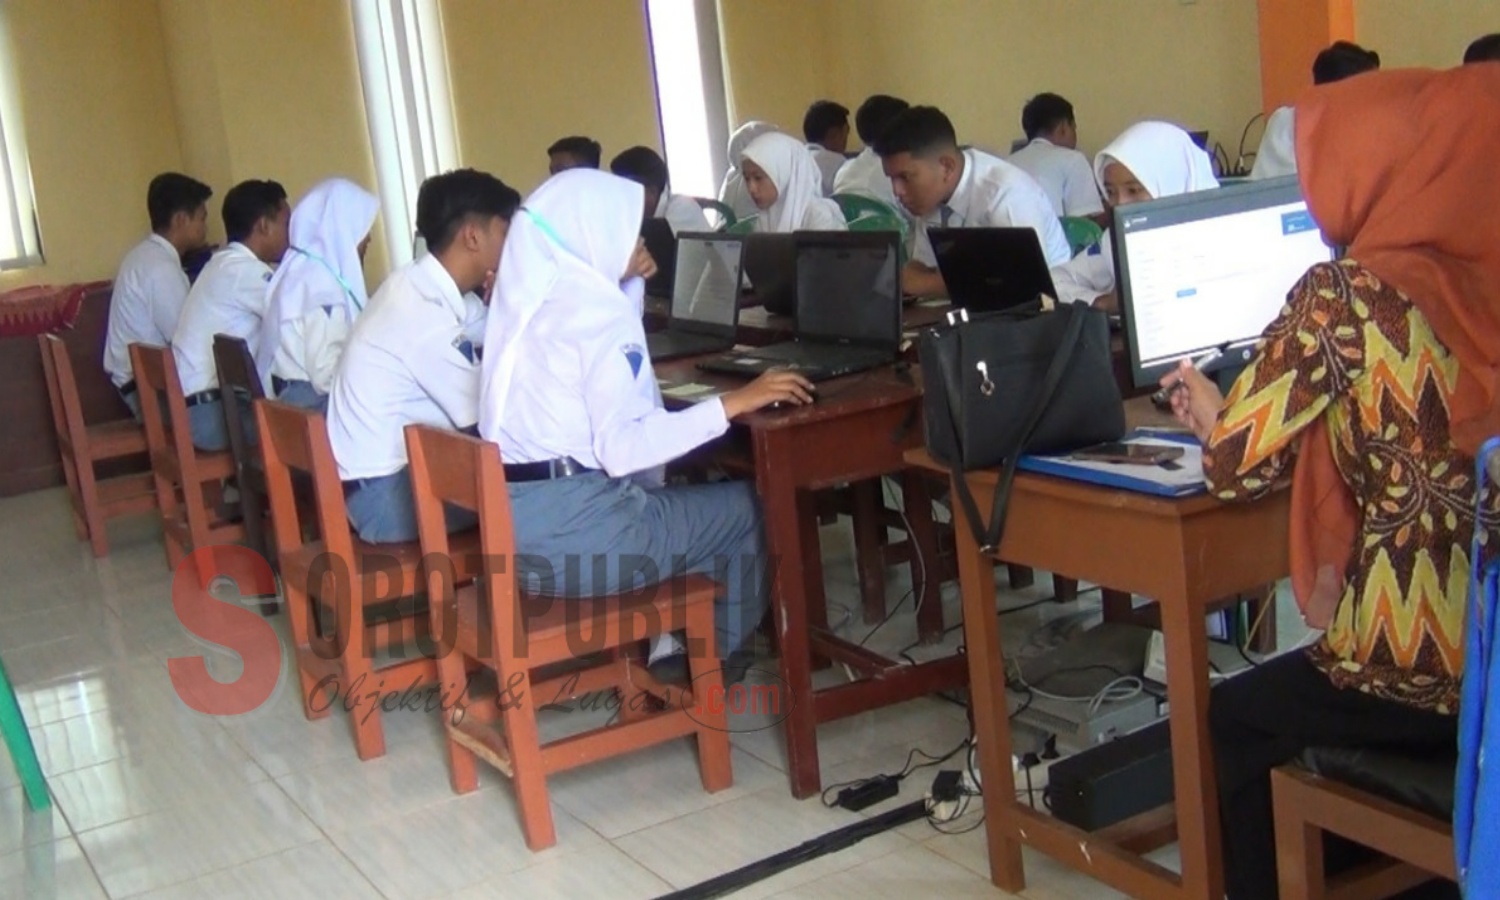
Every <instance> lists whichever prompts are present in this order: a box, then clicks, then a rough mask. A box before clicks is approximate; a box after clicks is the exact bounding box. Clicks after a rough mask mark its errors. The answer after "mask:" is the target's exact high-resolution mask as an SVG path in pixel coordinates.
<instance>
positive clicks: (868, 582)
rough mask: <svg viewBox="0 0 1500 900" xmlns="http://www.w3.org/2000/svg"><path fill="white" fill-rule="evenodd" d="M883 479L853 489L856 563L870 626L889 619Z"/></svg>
mask: <svg viewBox="0 0 1500 900" xmlns="http://www.w3.org/2000/svg"><path fill="white" fill-rule="evenodd" d="M880 487H881V485H880V479H878V478H870V479H866V480H864V481H859V482H855V483H854V484H851V485H850V486H849V494H850V497H851V499H852V500H853V507H854V515H853V519H854V561H855V567H856V568H857V569H858V571H859V594H860V601H861V606H862V608H863V610H864V621H865V624H866V625H874V624H875V623H876V622H879V621H880V620H881V619H883V618H885V559H884V555H883V554H882V553H881V552H880V533H881V532H883V531H884V530H885V529H884V528H883V527H882V526H881V524H880V509H881V503H880Z"/></svg>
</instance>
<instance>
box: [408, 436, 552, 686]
mask: <svg viewBox="0 0 1500 900" xmlns="http://www.w3.org/2000/svg"><path fill="white" fill-rule="evenodd" d="M406 455H407V460H408V461H409V463H410V465H411V479H412V496H413V499H414V500H415V503H416V510H417V530H418V532H419V533H420V535H421V539H422V559H423V564H424V566H425V568H426V574H427V596H428V602H429V604H430V605H431V609H432V610H433V615H434V620H433V624H434V628H435V629H436V628H440V627H442V626H441V621H440V616H441V611H442V609H443V607H444V606H445V605H446V604H447V603H449V602H451V600H452V597H453V591H454V585H455V580H456V578H455V571H456V569H457V568H458V566H457V563H456V561H455V560H454V559H453V555H452V543H451V542H450V541H449V539H448V528H447V522H446V520H445V517H444V515H443V506H444V504H452V505H453V506H456V507H458V508H460V509H465V510H468V511H470V512H473V513H475V514H477V515H478V516H479V552H480V554H481V559H480V564H479V566H477V567H476V566H473V565H467V566H464V568H465V569H467V570H468V571H471V572H477V573H478V575H479V578H478V585H479V590H480V592H481V593H480V602H481V603H482V604H484V605H485V606H487V607H488V615H487V616H482V617H481V621H482V622H487V623H488V624H489V627H490V629H491V631H492V632H493V634H492V636H491V642H492V647H491V652H492V653H493V657H492V659H491V662H493V663H494V665H495V667H496V669H497V671H499V672H501V673H502V683H504V681H503V677H504V675H505V674H508V673H507V670H508V669H509V667H510V665H511V662H510V661H511V660H513V659H514V658H515V657H516V655H517V653H516V651H517V650H518V648H520V647H523V646H524V642H523V641H520V642H518V639H519V638H520V636H521V633H522V629H523V628H524V627H525V626H524V615H523V613H522V611H521V607H520V602H519V599H518V596H517V593H518V592H517V578H516V572H515V565H516V552H515V550H516V539H515V529H514V527H513V524H512V522H511V515H510V492H509V490H508V489H507V487H506V483H505V467H504V466H503V465H501V462H500V448H499V447H498V446H497V445H495V444H494V443H491V442H490V441H485V440H480V439H479V438H474V437H469V436H468V435H466V434H460V433H458V432H456V431H448V430H445V429H441V428H433V427H431V426H428V425H408V426H406ZM440 637H441V639H442V640H444V641H445V642H447V641H448V640H449V637H448V636H447V635H440ZM452 640H454V641H455V642H456V640H457V636H456V635H455V636H453V638H452Z"/></svg>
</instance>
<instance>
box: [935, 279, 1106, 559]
mask: <svg viewBox="0 0 1500 900" xmlns="http://www.w3.org/2000/svg"><path fill="white" fill-rule="evenodd" d="M917 354H918V358H919V360H920V361H921V365H922V378H923V381H924V383H925V390H924V394H923V412H924V413H925V420H926V432H927V433H926V437H927V449H928V451H929V452H930V453H931V454H932V455H933V457H934V458H935V459H937V460H939V461H940V462H942V463H944V464H946V465H947V466H949V467H950V468H951V469H953V470H954V471H955V472H969V471H973V470H975V469H988V468H993V467H995V466H1003V469H1002V470H1001V476H1000V484H999V487H998V488H997V489H996V491H995V502H994V507H993V508H992V509H991V511H990V517H989V519H988V523H987V524H986V520H985V519H983V518H981V517H980V514H979V508H978V506H977V505H976V504H975V502H974V495H973V493H972V492H971V491H970V490H969V486H968V483H967V481H966V480H965V479H963V478H955V479H953V484H954V486H955V489H956V491H957V493H958V498H959V501H960V502H961V503H963V506H964V511H965V513H967V515H968V518H969V522H970V524H971V525H972V527H973V529H974V538H975V540H977V541H978V542H979V545H980V547H982V548H984V551H985V552H986V553H991V552H994V550H995V548H996V547H998V546H999V544H1000V538H1001V536H1002V535H1003V534H1004V533H1005V516H1006V506H1007V503H1008V501H1009V499H1010V489H1011V483H1012V481H1014V479H1015V475H1016V464H1017V462H1018V461H1019V460H1020V457H1021V456H1022V454H1026V453H1064V452H1067V451H1069V450H1076V449H1078V448H1080V447H1087V446H1089V445H1091V444H1098V443H1103V442H1105V441H1116V440H1119V439H1120V438H1121V437H1122V436H1123V435H1124V434H1125V407H1124V403H1123V401H1122V400H1121V399H1120V388H1119V385H1118V384H1116V382H1115V377H1114V368H1113V365H1112V363H1111V360H1110V350H1109V319H1108V317H1107V316H1106V315H1105V314H1104V313H1103V312H1102V311H1100V310H1096V309H1092V308H1090V307H1087V306H1084V305H1082V304H1070V305H1065V306H1061V307H1058V309H1057V310H1055V311H1053V312H1030V313H1015V312H997V313H982V314H979V315H975V316H972V317H971V316H969V315H968V314H967V312H965V311H963V310H958V311H955V312H952V313H949V314H948V322H947V323H946V324H945V325H939V326H937V327H934V328H931V329H928V330H927V331H925V332H923V333H922V335H921V338H920V342H919V344H918V346H917Z"/></svg>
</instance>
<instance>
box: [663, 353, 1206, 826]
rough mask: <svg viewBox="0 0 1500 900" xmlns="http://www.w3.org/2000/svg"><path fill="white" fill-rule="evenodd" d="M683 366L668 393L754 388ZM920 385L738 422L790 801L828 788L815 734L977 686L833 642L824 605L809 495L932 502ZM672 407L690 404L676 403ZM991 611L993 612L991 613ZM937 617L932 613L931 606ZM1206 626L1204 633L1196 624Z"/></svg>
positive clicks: (847, 393)
mask: <svg viewBox="0 0 1500 900" xmlns="http://www.w3.org/2000/svg"><path fill="white" fill-rule="evenodd" d="M695 363H696V360H692V359H687V360H676V361H673V362H669V363H664V364H662V365H661V366H658V367H657V369H656V374H657V377H658V378H659V379H660V380H661V381H662V383H663V384H664V385H665V386H670V385H675V384H684V383H697V384H708V385H713V386H715V387H723V388H733V387H737V386H740V385H743V384H744V383H745V382H743V381H736V380H734V379H732V378H724V377H722V376H713V375H710V374H708V373H705V372H700V371H698V370H697V369H696V368H695ZM916 379H917V376H916V375H902V374H898V373H897V372H896V371H895V370H894V369H892V368H889V367H887V368H883V369H877V370H874V371H871V372H866V373H863V374H860V375H853V376H850V377H848V378H840V379H836V380H833V381H827V382H824V383H822V384H820V385H819V386H818V402H817V403H815V404H813V405H812V406H805V407H798V408H794V409H784V410H765V411H762V412H758V413H752V414H750V415H747V416H743V417H741V418H739V419H736V420H735V422H734V425H735V432H738V434H740V435H748V438H749V445H750V452H751V455H752V457H753V460H754V471H755V483H756V488H757V490H758V492H759V494H760V499H761V505H762V509H763V512H764V515H765V520H766V537H767V542H768V544H769V550H770V555H771V559H772V561H773V572H772V584H771V608H772V612H773V616H774V621H775V627H776V636H777V640H778V641H779V642H780V651H781V675H782V678H783V679H785V680H786V683H787V685H788V689H789V690H790V692H791V695H792V701H791V707H792V708H791V713H790V714H789V715H788V716H787V718H786V720H785V721H786V739H787V762H788V769H789V772H790V775H791V782H792V794H793V796H796V797H799V798H801V797H808V796H811V795H813V794H816V793H818V791H819V789H820V787H821V780H820V775H819V772H818V742H817V727H818V724H819V723H820V722H829V721H832V720H834V719H841V718H844V717H846V716H852V715H856V714H858V713H861V712H865V711H868V710H871V709H876V708H879V707H882V706H888V705H890V704H893V703H900V702H903V701H906V700H910V699H912V698H915V697H920V696H923V695H926V694H930V693H933V692H935V691H941V690H947V689H950V688H955V687H959V686H962V685H963V684H964V683H965V682H966V680H967V677H968V671H967V669H966V668H965V665H964V660H963V657H962V656H957V655H956V656H952V657H948V658H946V659H941V660H935V661H932V662H927V663H923V664H921V665H916V666H910V665H904V664H902V663H900V662H899V661H895V660H891V659H888V658H886V657H883V656H881V655H879V654H877V653H875V652H873V651H871V650H868V649H865V648H863V647H860V646H858V645H856V644H854V643H852V642H850V641H846V640H844V639H842V638H840V637H838V636H837V635H835V634H833V632H831V631H830V630H829V629H828V610H827V606H826V604H825V603H824V600H823V557H822V550H821V548H820V546H819V540H818V529H817V525H816V514H815V508H814V502H813V494H812V492H813V491H815V490H819V489H822V488H829V487H834V486H837V485H840V484H845V483H849V482H854V481H860V480H864V479H869V478H876V477H879V476H883V475H890V474H894V473H897V472H901V473H902V490H903V494H904V500H905V506H906V509H908V510H914V511H915V510H928V511H930V510H931V508H932V500H931V497H930V495H929V494H928V491H927V486H926V478H925V477H924V475H923V474H922V473H919V472H916V471H911V470H907V467H906V462H905V453H906V451H907V450H909V449H911V448H914V447H917V446H919V445H920V444H921V443H922V428H921V418H920V415H919V412H920V409H919V405H920V403H921V397H922V392H921V388H920V386H919V382H918V381H917V380H916ZM667 403H668V404H669V405H682V404H680V403H676V402H674V401H673V400H671V399H670V398H669V399H668V400H667ZM910 519H911V527H912V530H913V532H915V533H914V534H913V535H912V539H913V540H915V541H916V542H917V544H918V546H919V547H921V548H922V549H921V551H920V552H921V553H922V555H923V558H924V559H927V560H936V558H937V535H936V533H935V532H936V529H935V526H934V525H933V522H932V517H931V515H930V513H929V514H928V515H926V516H923V515H916V514H913V515H911V516H910ZM941 602H942V600H941V597H940V596H939V585H938V579H936V578H932V577H929V578H926V579H925V580H924V584H923V589H922V598H921V603H922V604H923V606H924V608H925V607H927V606H928V605H933V604H940V603H941ZM991 606H993V603H992V604H991ZM934 608H935V607H934ZM1199 627H1200V628H1201V627H1202V622H1201V621H1200V622H1199ZM814 658H818V659H829V660H833V661H834V662H839V663H843V664H846V665H848V666H849V667H850V668H852V669H853V670H854V671H856V672H858V673H859V674H860V675H861V676H862V677H861V680H859V681H855V682H851V683H848V684H842V685H838V686H836V687H831V688H825V689H822V690H818V691H814V690H813V686H812V668H813V660H814Z"/></svg>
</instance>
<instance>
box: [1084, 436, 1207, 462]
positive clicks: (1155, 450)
mask: <svg viewBox="0 0 1500 900" xmlns="http://www.w3.org/2000/svg"><path fill="white" fill-rule="evenodd" d="M1184 452H1186V451H1185V450H1184V449H1183V448H1182V447H1164V446H1161V445H1160V444H1127V443H1124V442H1122V441H1110V442H1109V443H1105V444H1095V445H1094V446H1092V447H1084V448H1083V449H1082V450H1075V451H1073V452H1072V453H1070V454H1068V458H1069V459H1076V460H1079V461H1081V462H1106V463H1115V464H1117V465H1123V466H1160V465H1164V464H1166V463H1169V462H1172V461H1174V460H1178V459H1181V458H1182V455H1183V453H1184Z"/></svg>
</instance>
